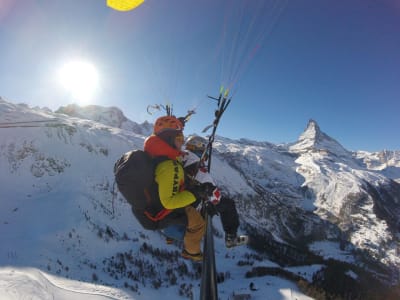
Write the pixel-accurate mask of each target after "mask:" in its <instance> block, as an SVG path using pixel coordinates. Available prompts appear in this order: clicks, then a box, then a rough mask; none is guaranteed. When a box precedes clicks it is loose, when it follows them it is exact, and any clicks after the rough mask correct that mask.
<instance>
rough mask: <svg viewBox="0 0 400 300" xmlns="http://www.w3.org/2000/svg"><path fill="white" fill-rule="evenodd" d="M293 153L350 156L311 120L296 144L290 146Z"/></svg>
mask: <svg viewBox="0 0 400 300" xmlns="http://www.w3.org/2000/svg"><path fill="white" fill-rule="evenodd" d="M290 150H291V151H293V152H298V153H300V152H304V151H310V150H311V151H312V150H314V151H325V152H330V153H335V154H336V155H340V156H341V155H349V154H350V153H349V152H348V151H347V150H346V149H345V148H344V147H343V146H342V145H341V144H340V143H339V142H337V141H336V140H335V139H333V138H331V137H330V136H329V135H327V134H325V133H324V132H322V131H321V129H320V127H319V126H318V124H317V122H316V121H315V120H312V119H310V120H309V121H308V124H307V128H306V129H305V130H304V131H303V133H302V134H301V135H300V137H299V139H298V140H297V142H296V143H294V144H293V145H292V146H290Z"/></svg>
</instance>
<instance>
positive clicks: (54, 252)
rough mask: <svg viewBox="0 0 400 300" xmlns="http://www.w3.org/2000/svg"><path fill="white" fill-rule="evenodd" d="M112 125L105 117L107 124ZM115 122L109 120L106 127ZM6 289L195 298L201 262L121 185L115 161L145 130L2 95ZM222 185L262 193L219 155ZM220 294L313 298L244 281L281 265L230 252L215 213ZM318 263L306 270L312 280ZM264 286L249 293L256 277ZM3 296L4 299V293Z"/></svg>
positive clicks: (0, 280) (2, 268) (1, 248)
mask: <svg viewBox="0 0 400 300" xmlns="http://www.w3.org/2000/svg"><path fill="white" fill-rule="evenodd" d="M104 123H107V122H104ZM108 124H109V123H108ZM0 132H1V138H0V165H1V168H0V182H1V190H2V194H1V199H0V203H1V210H0V240H1V242H0V288H1V290H2V297H3V298H2V299H24V298H26V297H31V298H33V299H53V298H56V299H83V298H84V299H161V298H163V299H180V298H181V299H187V298H188V297H189V295H190V294H194V296H195V298H197V296H196V295H198V294H199V287H198V283H199V274H198V271H197V266H196V265H193V264H192V263H190V262H187V261H185V260H183V259H181V258H180V255H179V253H180V250H181V246H180V245H172V246H170V245H166V244H165V241H164V238H163V236H162V235H161V234H160V233H158V232H151V231H145V230H143V229H142V228H141V227H140V226H139V224H138V223H137V222H136V220H135V219H134V218H133V216H132V214H131V212H130V207H129V205H128V204H127V203H126V202H125V201H124V200H123V199H122V198H121V197H120V196H119V195H118V194H116V193H115V191H114V190H113V174H112V168H113V164H114V162H115V161H116V159H117V158H119V157H120V155H122V154H123V153H124V152H126V151H128V150H131V149H134V148H142V145H143V140H144V138H145V136H144V135H140V134H137V133H134V132H132V131H131V130H124V129H120V128H116V127H111V126H107V125H105V124H103V123H99V122H94V121H91V120H89V119H88V118H84V119H82V118H78V117H71V116H68V115H66V114H59V113H52V112H50V111H49V110H42V109H39V108H34V109H33V108H29V107H27V106H26V105H15V104H11V103H8V102H5V101H4V100H0ZM214 163H215V165H214V166H215V167H214V168H216V169H217V170H216V171H215V173H216V176H217V177H218V182H219V183H220V184H221V185H222V186H223V187H224V188H226V189H229V192H231V193H232V194H238V193H241V194H243V195H249V196H251V195H253V196H254V195H255V194H256V193H255V191H254V190H253V189H252V188H251V187H250V186H249V185H248V184H247V181H246V180H245V179H244V178H243V177H242V176H241V173H240V171H239V170H236V169H232V167H231V166H229V165H226V164H224V158H223V157H222V156H218V157H216V159H215V161H214ZM214 224H215V226H216V230H217V233H218V235H217V237H216V239H215V246H216V257H217V262H218V264H217V269H218V272H220V273H221V274H224V276H225V278H226V280H225V281H224V282H222V283H220V284H219V287H218V288H219V293H220V295H221V296H222V297H224V298H228V297H229V295H231V293H232V292H233V291H235V292H237V293H244V294H246V293H251V294H252V299H265V294H268V295H273V296H274V297H275V296H276V298H277V299H291V297H293V295H295V296H296V297H297V298H298V299H308V297H306V296H304V295H302V294H301V293H299V292H298V288H297V287H296V286H295V284H294V283H293V282H290V281H287V280H284V279H281V278H278V277H259V278H245V277H244V275H245V273H246V272H248V271H249V270H251V269H252V268H253V267H255V266H260V267H265V266H273V267H276V264H274V263H272V262H270V261H269V260H268V259H267V258H266V257H265V256H262V255H261V256H258V257H261V258H262V259H261V260H256V261H255V262H253V264H252V265H238V264H237V263H238V261H240V260H246V257H248V256H249V254H250V255H251V254H252V253H253V255H254V252H253V251H251V250H250V249H248V248H247V247H241V248H239V249H233V250H229V251H227V250H226V248H225V247H224V245H223V239H222V238H221V237H222V228H221V225H220V222H219V220H217V219H215V220H214ZM316 269H319V266H316V267H315V268H314V269H313V268H310V267H307V268H305V269H304V270H303V273H304V276H306V277H308V278H311V276H312V272H314V271H315V270H316ZM251 282H252V283H253V284H255V286H256V287H257V290H255V291H250V289H249V285H250V283H251ZM4 297H5V298H4Z"/></svg>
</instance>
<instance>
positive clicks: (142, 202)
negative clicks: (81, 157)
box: [114, 150, 157, 230]
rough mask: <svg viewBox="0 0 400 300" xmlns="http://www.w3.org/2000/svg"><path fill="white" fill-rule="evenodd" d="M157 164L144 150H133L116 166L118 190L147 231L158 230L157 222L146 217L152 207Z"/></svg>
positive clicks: (115, 174) (118, 161)
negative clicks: (152, 192) (152, 189)
mask: <svg viewBox="0 0 400 300" xmlns="http://www.w3.org/2000/svg"><path fill="white" fill-rule="evenodd" d="M154 168H155V163H154V161H153V159H152V158H151V157H150V156H149V155H148V154H147V153H146V152H144V151H142V150H133V151H129V152H127V153H125V154H124V155H122V157H121V158H120V159H118V160H117V161H116V163H115V165H114V176H115V182H116V183H117V186H118V190H119V191H120V193H121V194H122V195H123V196H124V198H125V199H126V201H128V202H129V204H130V205H131V207H132V212H133V214H134V215H135V217H136V219H137V220H138V221H139V222H140V224H141V225H142V226H143V228H145V229H150V230H155V229H157V222H155V221H154V220H151V219H149V218H148V217H146V212H147V211H148V209H149V207H151V206H152V203H151V201H152V196H151V188H152V185H153V182H154Z"/></svg>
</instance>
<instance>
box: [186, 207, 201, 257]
mask: <svg viewBox="0 0 400 300" xmlns="http://www.w3.org/2000/svg"><path fill="white" fill-rule="evenodd" d="M185 212H186V216H187V220H188V224H187V226H186V232H185V236H184V237H183V246H184V248H185V250H186V251H187V252H189V253H191V254H197V253H200V252H201V250H200V244H201V239H202V238H203V236H204V233H205V229H206V222H205V220H204V218H203V217H202V216H201V214H200V213H199V212H198V211H197V210H196V209H195V208H194V207H193V206H191V205H189V206H187V207H185Z"/></svg>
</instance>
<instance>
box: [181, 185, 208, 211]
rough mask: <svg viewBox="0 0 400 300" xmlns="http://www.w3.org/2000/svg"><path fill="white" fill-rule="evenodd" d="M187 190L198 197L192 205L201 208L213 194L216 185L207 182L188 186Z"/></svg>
mask: <svg viewBox="0 0 400 300" xmlns="http://www.w3.org/2000/svg"><path fill="white" fill-rule="evenodd" d="M187 190H188V191H189V192H191V193H192V194H193V195H194V196H195V197H196V201H195V202H193V203H192V206H193V207H195V208H196V209H197V210H200V209H201V207H202V204H203V202H205V201H207V200H208V198H209V197H210V196H212V192H213V190H214V186H213V185H212V184H211V183H209V182H207V183H202V184H196V185H193V186H191V187H189V188H187Z"/></svg>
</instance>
